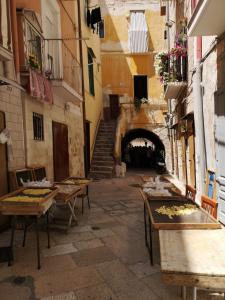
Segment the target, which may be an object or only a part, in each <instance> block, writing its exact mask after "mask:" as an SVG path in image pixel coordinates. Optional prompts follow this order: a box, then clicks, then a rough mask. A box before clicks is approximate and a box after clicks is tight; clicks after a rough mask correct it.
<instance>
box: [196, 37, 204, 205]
mask: <svg viewBox="0 0 225 300" xmlns="http://www.w3.org/2000/svg"><path fill="white" fill-rule="evenodd" d="M201 81H202V66H201V42H200V38H197V63H196V72H195V76H194V79H193V96H194V120H195V131H196V137H195V144H196V167H197V168H196V172H197V173H196V187H197V196H198V197H199V196H200V195H202V194H203V193H204V190H205V167H206V153H205V138H204V117H203V96H202V87H201ZM198 197H197V199H198Z"/></svg>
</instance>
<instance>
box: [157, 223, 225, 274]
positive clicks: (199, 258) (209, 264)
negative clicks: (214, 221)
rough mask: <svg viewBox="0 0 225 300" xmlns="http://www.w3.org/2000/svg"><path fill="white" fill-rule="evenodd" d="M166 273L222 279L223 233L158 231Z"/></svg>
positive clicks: (162, 261) (218, 231)
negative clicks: (218, 277) (219, 277)
mask: <svg viewBox="0 0 225 300" xmlns="http://www.w3.org/2000/svg"><path fill="white" fill-rule="evenodd" d="M159 239H160V253H161V270H162V272H165V273H180V274H197V275H203V276H223V277H225V229H224V228H223V229H215V230H159Z"/></svg>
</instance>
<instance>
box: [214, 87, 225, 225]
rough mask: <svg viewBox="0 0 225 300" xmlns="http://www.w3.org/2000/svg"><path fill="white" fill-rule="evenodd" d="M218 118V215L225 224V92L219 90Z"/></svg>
mask: <svg viewBox="0 0 225 300" xmlns="http://www.w3.org/2000/svg"><path fill="white" fill-rule="evenodd" d="M215 118H216V124H215V125H216V130H215V140H216V169H217V170H216V171H217V172H216V173H217V174H216V175H217V176H216V177H217V178H216V181H217V198H218V217H219V220H220V221H221V222H222V223H223V224H225V130H224V129H225V93H224V92H218V93H217V94H216V97H215Z"/></svg>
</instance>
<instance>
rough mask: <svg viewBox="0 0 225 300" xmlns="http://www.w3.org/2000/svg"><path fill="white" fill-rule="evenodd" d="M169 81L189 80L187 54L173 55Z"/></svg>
mask: <svg viewBox="0 0 225 300" xmlns="http://www.w3.org/2000/svg"><path fill="white" fill-rule="evenodd" d="M168 79H169V80H168V81H169V82H182V81H186V80H187V56H185V57H183V56H179V57H171V58H170V68H169V78H168Z"/></svg>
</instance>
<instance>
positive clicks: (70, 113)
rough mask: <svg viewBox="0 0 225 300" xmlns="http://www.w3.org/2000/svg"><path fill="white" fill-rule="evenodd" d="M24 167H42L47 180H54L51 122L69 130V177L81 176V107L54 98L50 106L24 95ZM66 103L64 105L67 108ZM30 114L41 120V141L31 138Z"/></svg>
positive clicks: (31, 124) (31, 121)
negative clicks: (42, 134) (37, 115)
mask: <svg viewBox="0 0 225 300" xmlns="http://www.w3.org/2000/svg"><path fill="white" fill-rule="evenodd" d="M24 100H25V103H26V112H25V115H26V147H27V165H28V166H30V165H32V166H33V165H34V164H35V165H44V166H46V169H47V176H48V179H49V180H53V179H54V175H53V174H54V170H53V142H52V140H53V137H52V121H55V122H59V123H63V124H65V125H67V126H68V140H69V169H70V175H71V176H84V155H83V146H84V135H83V119H82V105H81V103H79V102H78V103H76V104H75V103H72V102H71V103H69V106H68V102H66V101H65V100H64V99H62V98H59V97H58V96H57V95H56V94H54V104H53V105H49V104H47V103H43V102H41V101H38V100H36V99H33V98H31V97H30V96H28V95H27V94H26V95H25V99H24ZM66 103H67V105H66ZM33 112H36V113H39V114H42V115H43V116H44V141H37V140H34V138H33Z"/></svg>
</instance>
